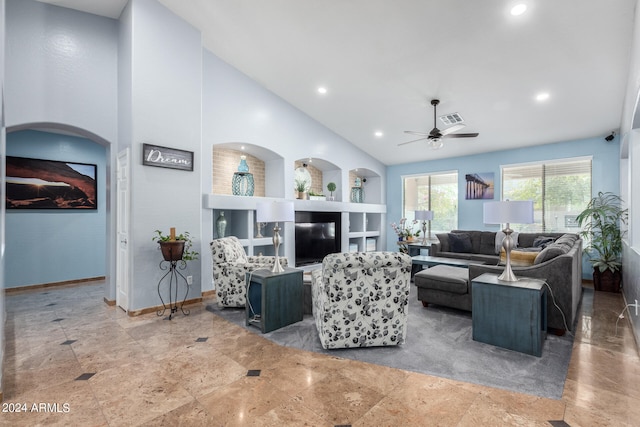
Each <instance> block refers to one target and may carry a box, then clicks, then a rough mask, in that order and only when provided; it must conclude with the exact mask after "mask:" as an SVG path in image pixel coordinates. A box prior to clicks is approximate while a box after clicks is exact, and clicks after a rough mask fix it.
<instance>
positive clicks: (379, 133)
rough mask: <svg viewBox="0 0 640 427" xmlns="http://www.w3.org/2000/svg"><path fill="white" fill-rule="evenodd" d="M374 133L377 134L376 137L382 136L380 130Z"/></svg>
mask: <svg viewBox="0 0 640 427" xmlns="http://www.w3.org/2000/svg"><path fill="white" fill-rule="evenodd" d="M374 135H375V136H377V137H378V138H380V137H382V135H384V133H382V131H379V130H377V131H375V132H374Z"/></svg>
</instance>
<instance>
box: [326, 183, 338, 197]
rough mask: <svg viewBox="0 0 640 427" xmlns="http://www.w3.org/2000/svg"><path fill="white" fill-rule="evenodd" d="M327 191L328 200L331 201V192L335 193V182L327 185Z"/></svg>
mask: <svg viewBox="0 0 640 427" xmlns="http://www.w3.org/2000/svg"><path fill="white" fill-rule="evenodd" d="M327 190H329V193H330V194H331V195H330V196H329V200H333V192H334V191H336V183H335V182H330V183H328V184H327Z"/></svg>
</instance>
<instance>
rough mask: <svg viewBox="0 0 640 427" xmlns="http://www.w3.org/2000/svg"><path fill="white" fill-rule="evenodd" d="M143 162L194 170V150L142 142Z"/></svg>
mask: <svg viewBox="0 0 640 427" xmlns="http://www.w3.org/2000/svg"><path fill="white" fill-rule="evenodd" d="M142 164H143V165H146V166H157V167H160V168H170V169H180V170H184V171H193V151H184V150H178V149H176V148H168V147H161V146H159V145H151V144H142Z"/></svg>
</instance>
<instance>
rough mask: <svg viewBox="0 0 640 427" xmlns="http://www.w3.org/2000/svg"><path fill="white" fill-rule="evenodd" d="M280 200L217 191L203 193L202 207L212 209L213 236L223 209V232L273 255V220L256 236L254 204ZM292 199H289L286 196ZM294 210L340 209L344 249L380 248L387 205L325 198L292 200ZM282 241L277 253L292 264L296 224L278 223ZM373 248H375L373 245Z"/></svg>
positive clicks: (252, 250) (248, 248) (250, 250)
mask: <svg viewBox="0 0 640 427" xmlns="http://www.w3.org/2000/svg"><path fill="white" fill-rule="evenodd" d="M270 200H271V201H283V200H285V199H280V198H272V197H243V196H229V195H217V194H205V195H204V196H203V207H204V208H205V209H212V210H213V230H214V231H213V236H212V238H217V237H218V236H217V231H216V223H215V222H216V219H217V218H218V216H219V215H220V212H221V211H224V213H225V218H226V219H227V232H226V233H225V235H227V236H229V235H234V236H237V237H238V238H239V239H240V241H241V243H242V245H243V246H244V247H245V249H246V251H247V254H248V255H258V254H263V255H274V252H273V244H272V236H273V229H272V228H271V227H272V224H269V225H267V226H266V227H263V229H262V235H263V236H264V237H255V236H256V234H257V226H256V222H255V215H256V212H255V210H256V207H257V205H258V203H260V202H264V201H270ZM288 200H290V201H291V199H288ZM292 201H293V202H294V209H295V210H296V211H308V212H340V213H341V214H342V221H341V222H342V230H341V235H342V242H341V247H342V251H343V252H349V250H350V248H352V247H353V245H357V247H358V251H371V250H381V249H382V247H381V245H382V244H383V243H382V242H383V241H384V237H385V227H384V224H385V223H386V212H387V207H386V205H382V204H372V203H350V202H338V201H325V200H292ZM281 227H282V231H281V232H280V234H281V236H282V242H283V243H282V245H281V249H280V256H286V257H287V258H288V259H289V265H295V250H294V248H295V234H294V233H295V227H294V225H293V223H287V224H281ZM372 248H375V249H372Z"/></svg>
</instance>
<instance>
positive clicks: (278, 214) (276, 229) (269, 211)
mask: <svg viewBox="0 0 640 427" xmlns="http://www.w3.org/2000/svg"><path fill="white" fill-rule="evenodd" d="M294 220H295V212H294V210H293V202H260V203H258V204H257V207H256V221H257V222H273V223H275V224H274V226H273V247H274V249H275V261H274V263H273V269H271V272H272V273H282V272H284V269H283V268H282V266H281V265H280V257H279V256H278V251H279V249H280V226H279V225H278V223H280V222H293V221H294Z"/></svg>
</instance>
